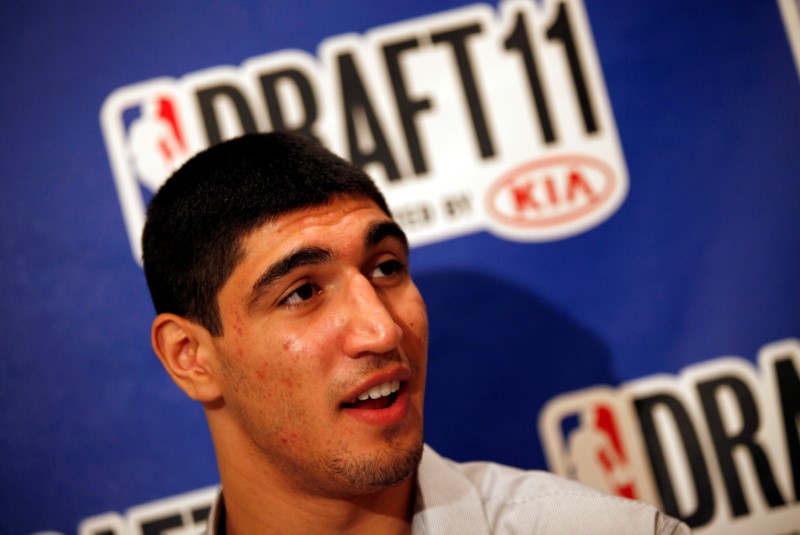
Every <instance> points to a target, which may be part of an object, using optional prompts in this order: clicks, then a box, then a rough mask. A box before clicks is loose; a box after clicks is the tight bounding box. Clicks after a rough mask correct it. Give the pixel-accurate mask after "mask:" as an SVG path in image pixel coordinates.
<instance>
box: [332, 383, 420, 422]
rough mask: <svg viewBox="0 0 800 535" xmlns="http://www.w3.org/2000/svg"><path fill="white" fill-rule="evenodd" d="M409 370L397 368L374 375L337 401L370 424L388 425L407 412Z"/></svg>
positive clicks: (398, 419)
mask: <svg viewBox="0 0 800 535" xmlns="http://www.w3.org/2000/svg"><path fill="white" fill-rule="evenodd" d="M409 375H410V373H409V372H408V371H407V370H400V371H399V372H396V373H393V374H391V375H389V376H388V377H380V378H374V379H372V380H370V381H368V382H367V383H366V384H365V385H363V386H361V387H360V388H359V389H358V390H357V392H356V393H355V394H353V395H352V396H351V397H349V398H346V399H350V400H351V401H348V402H344V403H342V404H341V408H342V411H343V412H345V413H346V414H348V415H350V416H353V417H354V418H356V419H358V420H361V421H363V422H366V423H370V424H374V425H391V424H394V423H398V422H400V421H402V420H403V419H404V418H405V417H406V415H407V414H408V408H409V400H408V397H409V396H408V383H407V379H408V376H409Z"/></svg>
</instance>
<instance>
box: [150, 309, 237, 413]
mask: <svg viewBox="0 0 800 535" xmlns="http://www.w3.org/2000/svg"><path fill="white" fill-rule="evenodd" d="M152 343H153V349H154V350H155V352H156V355H158V358H159V359H160V360H161V363H162V364H163V365H164V368H166V370H167V372H168V373H169V375H170V377H172V380H173V381H175V383H176V384H177V385H178V386H179V387H180V388H181V389H182V390H183V391H184V392H186V395H188V396H189V397H190V398H192V399H194V400H196V401H201V402H204V403H207V402H211V401H215V400H217V399H219V398H220V397H222V393H221V389H220V386H219V384H218V382H217V377H216V375H215V373H214V368H213V363H214V362H213V359H214V356H215V352H214V347H213V344H212V343H211V334H209V332H208V331H207V330H206V329H205V328H203V327H202V326H200V325H198V324H196V323H193V322H191V321H189V320H187V319H186V318H183V317H181V316H177V315H175V314H159V315H158V316H157V317H156V319H155V320H154V321H153V330H152Z"/></svg>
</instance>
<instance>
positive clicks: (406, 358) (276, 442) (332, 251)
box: [213, 198, 428, 496]
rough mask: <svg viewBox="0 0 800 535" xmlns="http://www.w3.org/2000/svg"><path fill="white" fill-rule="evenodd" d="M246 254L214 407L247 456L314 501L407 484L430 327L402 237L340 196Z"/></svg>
mask: <svg viewBox="0 0 800 535" xmlns="http://www.w3.org/2000/svg"><path fill="white" fill-rule="evenodd" d="M243 251H244V255H243V259H242V260H241V261H240V263H239V264H238V265H237V266H236V268H235V269H234V270H233V273H232V274H231V276H230V278H229V279H228V280H227V281H226V283H225V285H224V286H223V287H222V289H221V290H220V292H219V295H218V302H219V307H220V313H221V318H222V324H223V331H224V334H223V336H221V337H218V338H214V339H213V340H214V347H215V350H216V352H217V355H218V362H219V376H220V384H221V387H222V391H223V399H224V410H227V411H229V412H230V414H231V417H232V418H233V419H234V420H235V422H236V426H237V428H238V429H240V430H241V431H243V436H245V437H246V440H247V441H248V442H249V443H250V445H251V446H254V448H250V446H248V448H249V450H250V451H253V452H256V454H257V455H258V456H259V457H260V458H261V460H262V461H264V463H262V465H263V466H265V467H266V469H267V470H268V471H269V474H270V475H277V477H280V478H283V480H284V481H285V482H286V483H287V484H289V485H292V486H293V487H294V488H296V489H301V490H304V491H308V492H315V493H320V494H324V495H339V496H352V495H358V494H364V493H368V492H372V491H375V490H378V489H380V488H384V487H386V486H388V485H391V484H393V483H396V482H398V481H400V480H402V479H405V478H407V477H408V476H410V475H411V474H413V472H414V469H415V468H416V465H417V463H418V461H419V457H420V455H421V448H422V405H423V395H424V386H425V364H426V358H427V342H428V323H427V316H426V312H425V304H424V302H423V300H422V297H421V296H420V294H419V292H418V290H417V288H416V286H415V285H414V283H413V281H412V280H411V277H410V276H409V273H408V270H407V266H408V249H407V245H406V243H405V240H404V237H403V236H402V234H401V233H400V231H399V228H398V227H397V226H396V225H395V223H394V222H393V221H392V220H391V219H390V218H389V217H388V216H387V215H386V214H384V213H383V212H382V211H381V210H380V209H379V208H378V207H377V206H376V205H375V204H374V203H373V202H372V201H369V200H363V199H353V198H338V199H334V200H332V201H331V203H330V204H328V205H327V206H322V207H314V208H307V209H302V210H298V211H295V212H291V213H289V214H287V215H284V216H282V217H280V218H278V219H277V220H276V221H275V222H272V223H267V224H266V225H264V226H262V227H260V228H259V229H257V230H256V231H254V232H253V233H251V234H249V235H248V236H247V237H246V238H245V239H244V241H243ZM364 398H366V399H364ZM373 398H375V399H373Z"/></svg>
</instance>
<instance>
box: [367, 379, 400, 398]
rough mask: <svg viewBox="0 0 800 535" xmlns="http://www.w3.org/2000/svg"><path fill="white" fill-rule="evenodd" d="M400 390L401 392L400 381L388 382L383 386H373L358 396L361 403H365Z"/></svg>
mask: <svg viewBox="0 0 800 535" xmlns="http://www.w3.org/2000/svg"><path fill="white" fill-rule="evenodd" d="M398 390H400V381H388V382H386V383H383V384H382V385H378V386H373V387H372V388H370V389H369V390H367V391H366V392H364V393H363V394H361V395H360V396H358V399H359V401H364V400H365V399H378V398H379V397H381V396H388V395H390V394H393V393H395V392H397V391H398Z"/></svg>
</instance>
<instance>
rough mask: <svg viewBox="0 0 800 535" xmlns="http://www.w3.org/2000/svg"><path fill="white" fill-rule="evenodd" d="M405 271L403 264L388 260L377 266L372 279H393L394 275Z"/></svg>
mask: <svg viewBox="0 0 800 535" xmlns="http://www.w3.org/2000/svg"><path fill="white" fill-rule="evenodd" d="M404 269H405V266H404V265H403V264H402V263H401V262H399V261H397V260H387V261H386V262H381V263H380V264H378V265H377V266H375V269H373V270H372V274H371V277H372V278H373V279H380V278H383V277H391V276H392V275H397V274H398V273H401V272H402V271H403V270H404Z"/></svg>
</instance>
